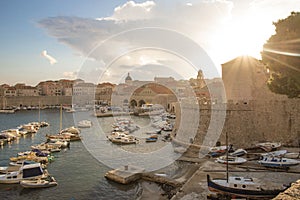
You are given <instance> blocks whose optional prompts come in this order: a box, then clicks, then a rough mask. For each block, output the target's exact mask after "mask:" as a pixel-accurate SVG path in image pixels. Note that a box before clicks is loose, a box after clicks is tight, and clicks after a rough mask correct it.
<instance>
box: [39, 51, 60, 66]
mask: <svg viewBox="0 0 300 200" xmlns="http://www.w3.org/2000/svg"><path fill="white" fill-rule="evenodd" d="M41 55H42V56H43V57H45V58H46V59H47V60H48V61H49V62H50V64H51V65H53V64H55V63H57V60H56V59H55V58H53V57H52V56H50V55H49V54H47V51H46V50H44V51H42V53H41Z"/></svg>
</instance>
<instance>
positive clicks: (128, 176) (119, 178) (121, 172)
mask: <svg viewBox="0 0 300 200" xmlns="http://www.w3.org/2000/svg"><path fill="white" fill-rule="evenodd" d="M144 171H145V170H144V169H143V168H139V167H136V166H132V165H125V166H122V167H120V168H118V169H114V170H110V171H108V172H107V173H106V174H105V178H107V179H109V180H112V181H115V182H117V183H122V184H129V183H132V182H134V181H136V180H138V179H140V178H141V177H142V173H143V172H144Z"/></svg>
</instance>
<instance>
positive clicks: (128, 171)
mask: <svg viewBox="0 0 300 200" xmlns="http://www.w3.org/2000/svg"><path fill="white" fill-rule="evenodd" d="M105 178H107V179H109V180H112V181H114V182H117V183H121V184H129V183H132V182H135V181H137V180H140V179H142V180H145V181H150V182H154V183H159V184H165V185H169V186H173V187H180V186H182V185H183V183H182V182H179V181H176V180H174V179H171V178H169V177H167V176H162V175H161V174H155V173H152V172H146V171H145V169H143V168H139V167H137V166H132V165H125V166H122V167H120V168H117V169H114V170H110V171H108V172H107V173H106V174H105Z"/></svg>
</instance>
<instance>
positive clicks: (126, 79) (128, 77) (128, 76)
mask: <svg viewBox="0 0 300 200" xmlns="http://www.w3.org/2000/svg"><path fill="white" fill-rule="evenodd" d="M125 81H132V78H131V77H130V75H129V73H128V75H127V77H126V78H125Z"/></svg>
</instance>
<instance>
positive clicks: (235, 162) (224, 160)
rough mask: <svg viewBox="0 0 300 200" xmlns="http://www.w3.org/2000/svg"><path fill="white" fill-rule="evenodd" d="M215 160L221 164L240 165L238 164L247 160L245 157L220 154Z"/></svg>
mask: <svg viewBox="0 0 300 200" xmlns="http://www.w3.org/2000/svg"><path fill="white" fill-rule="evenodd" d="M216 162H218V163H221V164H226V163H228V164H229V165H240V164H243V163H245V162H247V160H246V159H245V158H241V157H236V156H228V157H227V156H221V157H219V158H217V159H216Z"/></svg>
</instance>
